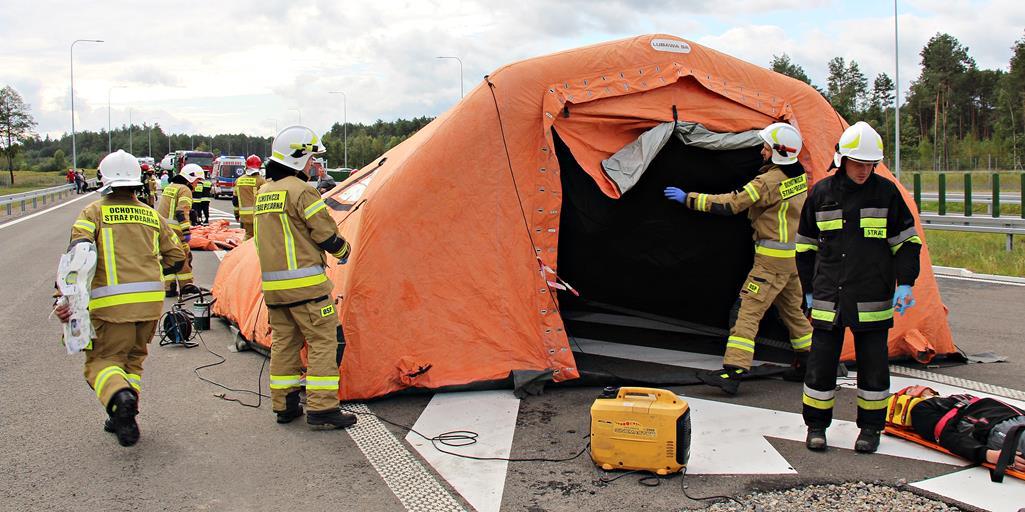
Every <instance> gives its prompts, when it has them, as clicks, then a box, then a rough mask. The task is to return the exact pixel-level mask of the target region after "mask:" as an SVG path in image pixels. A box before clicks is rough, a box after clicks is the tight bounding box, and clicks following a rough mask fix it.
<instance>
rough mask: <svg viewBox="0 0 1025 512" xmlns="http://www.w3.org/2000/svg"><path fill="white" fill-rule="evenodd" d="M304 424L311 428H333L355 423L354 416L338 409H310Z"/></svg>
mask: <svg viewBox="0 0 1025 512" xmlns="http://www.w3.org/2000/svg"><path fill="white" fill-rule="evenodd" d="M306 424H307V425H309V426H310V429H311V430H333V429H337V428H345V427H349V426H352V425H355V424H356V416H355V415H354V414H349V413H345V412H342V411H340V410H338V409H328V410H326V411H310V414H308V415H307V416H306Z"/></svg>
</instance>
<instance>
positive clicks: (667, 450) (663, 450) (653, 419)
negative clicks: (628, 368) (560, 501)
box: [591, 387, 690, 475]
mask: <svg viewBox="0 0 1025 512" xmlns="http://www.w3.org/2000/svg"><path fill="white" fill-rule="evenodd" d="M688 458H690V407H688V405H687V402H686V401H684V400H683V399H681V398H680V397H678V396H676V394H675V393H673V392H671V391H667V390H664V389H655V388H638V387H624V388H618V389H617V388H605V391H604V392H603V393H602V395H601V396H600V397H598V399H597V400H595V401H594V404H592V405H591V460H593V461H594V463H595V464H597V465H599V466H601V468H602V469H604V470H606V471H609V470H613V469H627V470H640V471H651V472H652V473H655V474H658V475H668V474H671V473H676V472H677V471H680V470H681V469H683V468H684V466H686V465H687V459H688Z"/></svg>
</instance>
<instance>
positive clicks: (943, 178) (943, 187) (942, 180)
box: [939, 172, 947, 215]
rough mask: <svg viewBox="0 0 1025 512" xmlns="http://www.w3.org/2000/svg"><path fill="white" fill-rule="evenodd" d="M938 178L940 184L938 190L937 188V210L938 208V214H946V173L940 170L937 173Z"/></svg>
mask: <svg viewBox="0 0 1025 512" xmlns="http://www.w3.org/2000/svg"><path fill="white" fill-rule="evenodd" d="M939 180H940V183H939V186H940V190H939V202H940V205H939V210H940V215H946V214H947V175H946V174H945V173H942V172H941V173H940V175H939Z"/></svg>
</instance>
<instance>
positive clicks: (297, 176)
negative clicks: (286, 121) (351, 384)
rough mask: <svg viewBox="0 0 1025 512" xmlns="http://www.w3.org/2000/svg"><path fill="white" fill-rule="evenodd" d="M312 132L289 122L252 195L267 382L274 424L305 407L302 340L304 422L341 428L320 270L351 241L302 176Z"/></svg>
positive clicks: (328, 290) (344, 422)
mask: <svg viewBox="0 0 1025 512" xmlns="http://www.w3.org/2000/svg"><path fill="white" fill-rule="evenodd" d="M323 152H324V146H322V145H320V144H319V141H318V138H317V135H316V133H314V132H313V130H311V129H309V128H307V127H305V126H289V127H288V128H285V129H284V130H282V131H281V132H280V133H278V135H277V136H276V137H275V138H274V142H273V144H272V145H271V158H270V161H269V162H267V177H268V178H269V179H270V180H271V181H270V182H269V183H267V184H266V185H264V186H263V187H261V188H260V191H259V194H258V195H257V197H256V211H255V215H254V217H255V221H256V224H255V226H256V227H255V235H254V239H255V240H256V249H257V254H259V257H260V270H261V272H262V279H263V284H262V287H263V295H264V299H265V303H266V304H267V310H268V321H269V323H270V328H271V338H272V340H273V341H272V343H271V356H270V388H271V399H272V400H273V402H274V412H275V413H277V421H278V423H288V422H291V421H292V420H294V419H296V418H298V417H299V416H301V415H302V414H303V410H302V408H301V407H300V406H299V388H300V386H302V380H301V375H302V361H301V360H300V358H299V351H300V349H302V346H303V340H304V339H305V342H306V344H307V346H308V350H307V360H308V363H309V364H308V367H307V368H306V384H305V385H306V406H307V408H308V409H309V414H308V415H307V417H306V423H307V424H308V425H309V426H310V428H313V429H332V428H345V427H348V426H349V425H352V424H354V423H356V417H355V416H353V415H351V414H345V413H342V412H341V411H340V410H339V407H338V363H337V360H336V358H335V354H336V350H337V346H338V341H337V335H336V331H337V328H338V314H337V312H336V311H335V300H334V297H333V296H332V288H333V284H332V283H331V281H330V280H329V279H328V277H327V274H325V265H326V254H330V255H331V256H333V257H334V258H337V259H338V261H339V263H345V261H346V260H347V259H348V256H349V244H348V243H347V242H346V241H345V240H344V239H343V238H342V237H341V236H339V234H338V228H337V226H336V224H335V221H334V219H332V218H331V215H330V214H328V210H327V205H326V204H325V203H324V200H323V199H321V198H320V194H318V193H317V191H316V190H314V189H313V187H311V186H309V185H308V184H307V183H306V179H307V174H306V173H307V172H308V171H309V168H310V166H311V164H312V157H313V155H315V154H318V153H323Z"/></svg>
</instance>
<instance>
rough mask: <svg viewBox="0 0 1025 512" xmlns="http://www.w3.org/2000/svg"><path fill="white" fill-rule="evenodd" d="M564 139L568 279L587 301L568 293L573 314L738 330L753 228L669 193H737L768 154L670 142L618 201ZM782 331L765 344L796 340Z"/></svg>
mask: <svg viewBox="0 0 1025 512" xmlns="http://www.w3.org/2000/svg"><path fill="white" fill-rule="evenodd" d="M668 124H669V125H670V126H672V123H668ZM554 139H555V145H556V156H557V157H558V159H559V166H560V179H561V181H562V187H563V195H562V196H563V208H562V212H561V220H560V229H559V232H560V235H559V260H558V271H559V275H560V276H562V277H563V278H564V279H565V280H566V281H567V282H569V283H570V284H572V285H573V286H574V288H576V289H577V290H578V291H579V292H580V294H581V298H582V299H584V300H578V299H576V298H575V297H573V296H572V295H570V294H561V295H560V304H561V305H562V309H563V311H572V310H587V309H588V306H587V304H586V301H593V302H601V303H605V304H612V305H617V306H622V307H624V308H628V309H631V310H637V311H643V312H648V313H652V314H656V315H662V316H665V317H670V318H677V319H680V320H685V321H688V322H692V323H695V324H700V325H706V326H710V327H715V328H719V329H728V328H729V325H730V317H731V310H732V309H733V308H734V304H735V302H736V301H737V297H738V292H739V290H740V286H741V285H742V284H743V281H744V278H745V277H746V275H747V273H748V271H749V270H750V269H751V264H752V261H753V255H754V249H753V244H752V242H751V234H752V231H751V227H750V224H749V222H748V220H747V218H746V216H744V215H734V216H731V217H723V216H716V215H709V214H706V213H699V212H694V211H691V210H688V209H686V208H685V207H684V206H682V205H680V204H679V203H675V202H672V201H669V200H667V199H666V198H665V196H664V195H663V190H664V189H665V187H667V186H676V187H680V188H682V189H683V190H687V191H701V192H707V193H724V192H729V191H732V190H736V189H738V188H740V187H741V186H743V185H744V184H745V183H747V182H748V181H750V180H751V179H752V178H754V177H755V176H756V175H757V172H758V169H759V168H760V167H761V165H762V158H761V155H760V146H753V147H751V146H749V147H741V148H738V149H723V150H713V149H706V148H703V147H699V146H696V145H688V144H686V143H684V142H683V141H682V140H681V139H680V138H678V137H668V140H667V141H666V142H665V143H664V145H663V147H662V148H661V149H660V150H659V151H658V152H657V153H656V154H655V155H653V156H652V158H651V159H650V162H649V164H648V165H647V166H646V168H645V169H644V171H643V173H641V174H642V176H641V178H640V179H638V180H636V183H634V185H633V186H632V187H631V188H630V192H629V193H626V194H623V195H622V196H621V198H620V199H613V198H610V197H608V196H607V195H605V194H604V193H602V191H601V190H600V189H599V187H598V184H597V183H596V182H595V181H594V179H593V178H592V177H591V176H590V175H589V174H588V173H587V172H586V171H584V170H583V168H582V167H581V166H580V165H579V163H578V162H577V161H576V160H575V159H574V157H573V155H572V153H571V152H570V150H569V148H568V147H567V146H566V144H565V143H564V142H563V141H562V139H561V138H559V136H558V133H555V134H554ZM564 317H565V315H564ZM778 324H779V320H778V317H776V316H775V315H774V314H773V313H770V314H767V315H766V319H765V320H764V321H763V324H762V330H761V335H762V336H765V337H769V338H774V339H780V340H786V339H787V336H786V334H785V331H784V330H783V329H782V326H781V325H778ZM571 334H572V333H571ZM682 339H683V338H681V340H682Z"/></svg>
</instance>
